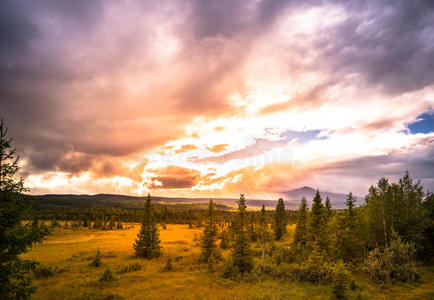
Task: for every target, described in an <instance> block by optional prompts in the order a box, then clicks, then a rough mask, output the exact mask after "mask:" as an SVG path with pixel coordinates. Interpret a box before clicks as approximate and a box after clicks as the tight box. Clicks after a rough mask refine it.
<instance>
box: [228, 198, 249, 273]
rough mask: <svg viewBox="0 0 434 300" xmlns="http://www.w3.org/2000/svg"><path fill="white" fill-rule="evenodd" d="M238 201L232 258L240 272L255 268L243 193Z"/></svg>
mask: <svg viewBox="0 0 434 300" xmlns="http://www.w3.org/2000/svg"><path fill="white" fill-rule="evenodd" d="M237 203H238V213H237V219H236V223H235V226H234V230H235V243H234V249H233V251H232V260H233V264H234V266H235V268H236V269H237V271H238V272H239V273H244V272H250V270H251V269H252V268H253V258H252V252H251V250H250V243H249V238H248V236H247V230H246V223H247V220H246V219H247V217H246V214H247V213H246V208H247V206H246V199H245V198H244V194H241V196H240V199H239V200H238V201H237Z"/></svg>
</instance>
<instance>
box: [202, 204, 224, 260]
mask: <svg viewBox="0 0 434 300" xmlns="http://www.w3.org/2000/svg"><path fill="white" fill-rule="evenodd" d="M216 241H217V226H216V224H215V221H214V203H213V202H212V200H211V199H210V200H209V206H208V220H207V223H206V225H205V229H204V230H203V237H202V252H201V254H200V259H199V260H200V261H201V262H205V263H207V262H208V261H209V260H210V258H212V259H213V260H214V261H218V260H220V259H221V254H220V252H219V251H218V249H217V246H216Z"/></svg>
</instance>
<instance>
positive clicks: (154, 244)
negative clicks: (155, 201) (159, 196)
mask: <svg viewBox="0 0 434 300" xmlns="http://www.w3.org/2000/svg"><path fill="white" fill-rule="evenodd" d="M151 201H152V199H151V195H150V194H148V197H147V198H146V202H145V206H144V210H143V221H142V226H141V228H140V231H139V233H138V234H137V239H136V241H135V243H134V245H133V248H134V250H135V252H136V256H137V257H142V258H153V257H157V256H159V255H160V254H161V252H160V237H159V233H158V228H157V223H156V221H155V216H154V209H153V206H152V203H151Z"/></svg>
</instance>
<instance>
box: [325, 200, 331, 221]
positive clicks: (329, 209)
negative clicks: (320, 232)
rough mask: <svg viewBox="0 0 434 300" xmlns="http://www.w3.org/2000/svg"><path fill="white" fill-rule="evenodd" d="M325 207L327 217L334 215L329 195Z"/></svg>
mask: <svg viewBox="0 0 434 300" xmlns="http://www.w3.org/2000/svg"><path fill="white" fill-rule="evenodd" d="M325 209H326V210H327V218H330V216H331V215H332V204H331V203H330V199H329V196H327V197H326V201H325Z"/></svg>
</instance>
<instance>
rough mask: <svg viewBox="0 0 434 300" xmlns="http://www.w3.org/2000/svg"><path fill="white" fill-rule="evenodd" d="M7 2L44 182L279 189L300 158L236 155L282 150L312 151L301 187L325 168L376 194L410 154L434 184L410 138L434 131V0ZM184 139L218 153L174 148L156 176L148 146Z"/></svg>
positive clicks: (1, 104)
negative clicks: (376, 186) (375, 183)
mask: <svg viewBox="0 0 434 300" xmlns="http://www.w3.org/2000/svg"><path fill="white" fill-rule="evenodd" d="M0 6H1V7H0V8H1V9H0V112H1V114H2V117H4V118H5V121H6V123H7V125H8V127H9V128H10V134H11V136H12V137H13V138H14V142H15V145H16V146H17V148H18V152H19V153H21V156H22V158H23V160H24V161H25V165H24V166H25V174H26V175H27V176H28V178H29V180H30V181H31V183H33V186H35V187H36V189H37V190H36V191H50V187H49V186H48V184H51V190H52V191H58V192H67V191H69V190H72V191H79V192H86V191H89V192H90V191H92V192H93V191H101V192H104V189H105V188H106V189H107V190H109V191H117V192H120V191H123V192H128V193H136V192H140V191H141V188H144V186H145V187H148V188H151V187H152V188H155V189H158V190H162V191H163V190H164V191H168V190H170V189H171V188H173V189H175V190H177V191H179V190H181V189H188V188H194V187H196V188H197V189H196V190H195V191H193V192H191V193H200V192H202V191H205V190H207V188H208V190H210V189H213V190H214V191H216V190H217V189H218V188H221V189H222V191H221V192H220V193H222V194H224V193H226V192H227V191H231V192H237V189H251V191H252V192H253V190H254V191H255V193H260V190H259V189H264V190H267V191H270V192H272V193H274V192H278V191H279V189H280V188H279V187H282V188H283V187H286V186H287V185H288V183H287V179H285V176H286V175H285V170H286V172H287V173H291V172H293V171H294V169H293V168H294V166H289V167H288V165H287V164H286V162H283V163H282V162H280V163H276V162H273V163H272V165H273V168H271V167H268V164H266V165H267V166H266V167H264V168H262V169H261V168H258V166H256V165H255V166H252V165H248V166H247V167H246V166H245V165H242V166H241V165H237V164H236V163H235V162H234V161H236V160H240V161H241V160H248V159H247V158H249V157H259V156H261V155H265V154H266V153H268V152H273V151H274V150H276V149H283V150H282V151H289V150H290V151H292V152H293V153H294V157H296V158H299V159H300V161H303V163H304V165H303V166H302V167H300V168H297V171H299V172H301V174H302V176H298V175H297V176H296V175H291V178H293V179H294V182H293V183H292V184H295V183H299V182H301V181H300V180H301V179H302V178H306V181H307V183H306V184H309V181H314V180H318V182H319V180H320V179H319V178H320V175H321V174H323V176H322V175H321V176H322V177H321V178H322V179H321V180H324V182H333V183H334V182H335V181H339V180H341V181H342V182H345V184H348V186H350V185H354V186H358V188H359V189H360V190H361V189H362V188H363V187H361V186H362V185H363V184H364V183H365V179H366V181H367V180H368V179H372V178H373V177H376V176H375V174H377V175H378V174H380V173H381V172H382V171H384V172H385V173H386V174H388V173H387V172H389V171H390V174H396V173H398V168H404V169H405V168H406V164H405V157H406V156H407V155H408V157H409V158H411V159H410V161H409V163H408V164H409V165H408V166H409V168H410V169H412V168H413V167H414V169H415V174H417V175H418V176H419V174H424V176H425V177H424V178H426V180H428V181H429V182H431V181H430V180H432V179H430V178H431V177H430V171H429V170H428V169H423V165H424V163H425V162H426V165H430V162H428V161H424V160H423V159H422V156H417V157H416V154H412V152H411V151H409V150H408V149H407V150H405V147H404V145H411V147H414V148H415V149H416V148H417V149H419V148H423V147H428V146H427V145H428V144H429V143H430V142H429V138H430V137H431V135H430V134H431V132H432V128H431V127H432V126H431V123H432V122H431V121H432V120H431V119H432V118H431V115H429V114H426V112H427V111H430V109H432V108H433V107H434V96H433V95H434V85H433V84H434V59H433V58H434V35H433V32H434V31H433V29H432V28H433V27H434V19H433V18H432V11H433V8H434V6H433V3H432V1H422V0H418V1H412V2H409V1H405V0H398V1H360V0H351V1H340V0H328V1H317V0H308V1H292V0H278V1H275V0H274V1H273V0H263V1H242V0H236V1H221V0H220V1H214V0H213V1H196V0H190V1H180V0H179V1H177V0H175V1H164V0H163V1H146V3H140V2H133V1H112V0H108V1H78V2H77V1H67V2H59V1H52V0H43V1H36V2H31V3H28V2H26V1H22V0H16V1H3V2H2V3H1V4H0ZM424 113H425V114H424ZM407 126H408V129H407ZM430 126H431V127H430ZM270 128H272V129H273V130H272V131H273V132H274V133H273V132H271V131H268V129H270ZM270 132H271V133H270ZM246 136H251V137H252V138H251V139H250V142H253V143H250V142H247V143H246V141H245V137H246ZM170 145H172V148H171V151H167V153H169V152H170V153H171V156H173V159H175V160H177V159H178V158H179V157H181V156H182V154H183V153H186V152H189V151H192V152H194V151H193V150H200V149H199V147H198V146H197V145H208V146H204V147H205V148H206V149H207V150H209V151H211V152H213V153H215V155H211V156H209V152H208V151H205V152H208V153H206V156H205V157H202V156H199V155H195V156H198V157H190V159H188V158H185V157H184V160H182V158H180V160H179V161H178V163H179V164H180V165H182V167H181V166H176V167H175V166H170V165H169V166H168V165H164V163H166V164H168V163H167V162H165V160H164V159H161V161H159V162H152V163H154V164H156V165H158V164H160V165H158V167H155V166H154V165H153V170H155V172H156V174H154V175H152V174H151V173H152V172H151V173H149V174H148V173H147V171H146V169H147V167H146V166H147V164H148V161H147V160H146V159H144V158H143V154H144V153H153V151H154V150H155V151H160V152H161V153H166V152H164V151H162V149H163V150H170V149H169V147H170ZM404 150H405V151H404ZM393 151H396V152H393ZM197 152H199V151H197ZM205 152H204V153H205ZM222 152H223V153H222ZM292 152H291V153H292ZM367 153H370V154H371V155H370V156H369V157H370V159H368V158H367V157H368V156H367ZM389 153H390V154H389ZM397 153H401V154H399V155H398V154H397ZM424 153H425V152H424ZM172 154H173V155H172ZM178 154H179V156H178ZM426 154H427V155H428V154H431V153H430V152H429V153H428V152H426ZM371 156H372V157H371ZM374 157H375V159H374ZM389 160H390V161H389ZM373 161H376V162H377V163H379V165H378V166H377V167H376V168H375V162H373ZM318 162H321V163H318ZM352 164H354V165H352ZM365 165H366V166H372V170H374V171H372V172H370V171H369V170H368V168H367V167H364V166H365ZM325 166H327V167H325ZM392 166H393V168H392ZM177 168H184V169H177ZM211 168H213V169H215V170H214V171H212V172H211V171H210V170H209V169H211ZM315 168H317V169H318V172H319V173H318V174H316V173H315V172H316V171H314V170H316V169H315ZM352 168H355V169H360V170H361V171H360V172H361V175H360V176H358V175H357V174H358V173H357V172H353V170H352ZM383 168H384V169H383ZM260 170H262V171H260ZM326 170H329V171H328V172H329V173H327V172H326ZM410 171H411V170H410ZM261 172H262V173H261ZM214 173H215V175H211V174H214ZM201 174H209V175H201ZM333 174H335V175H336V176H337V177H336V179H333V180H332V179H330V178H331V177H332V176H334V175H333ZM363 174H366V176H365V175H363ZM149 176H151V177H152V176H154V177H152V178H151V181H150V183H149V186H147V184H148V182H147V181H146V180H145V179H147V178H148V177H149ZM349 176H353V177H355V178H361V181H362V182H363V184H359V185H358V184H356V183H354V182H352V183H351V182H350V181H349V180H348V179H346V178H348V177H349ZM98 179H100V180H98ZM256 181H257V182H260V183H261V184H258V185H257V187H258V188H253V186H254V183H255V182H256ZM44 182H45V183H44ZM200 182H202V183H201V184H202V185H200ZM38 185H39V186H38ZM250 185H252V187H251V188H249V186H250ZM199 186H200V189H199ZM330 186H333V185H332V184H330Z"/></svg>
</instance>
